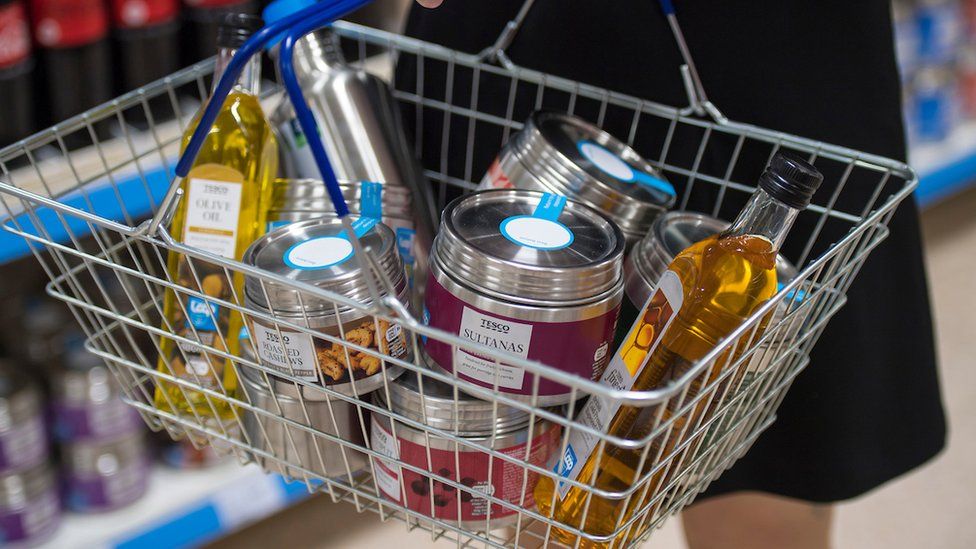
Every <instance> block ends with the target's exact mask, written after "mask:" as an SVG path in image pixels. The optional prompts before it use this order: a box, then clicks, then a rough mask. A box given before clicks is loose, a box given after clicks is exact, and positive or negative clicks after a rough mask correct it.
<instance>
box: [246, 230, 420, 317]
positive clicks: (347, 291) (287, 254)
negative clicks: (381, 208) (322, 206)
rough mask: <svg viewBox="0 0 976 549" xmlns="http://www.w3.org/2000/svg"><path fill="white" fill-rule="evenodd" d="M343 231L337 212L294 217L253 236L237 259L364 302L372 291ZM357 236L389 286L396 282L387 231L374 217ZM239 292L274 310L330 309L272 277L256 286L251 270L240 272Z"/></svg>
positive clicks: (400, 275)
mask: <svg viewBox="0 0 976 549" xmlns="http://www.w3.org/2000/svg"><path fill="white" fill-rule="evenodd" d="M362 219H365V218H360V220H362ZM357 221H359V220H357ZM344 235H345V231H344V230H343V225H342V221H341V220H339V219H338V218H321V219H311V220H308V221H299V222H298V223H293V224H291V225H288V226H285V227H282V228H280V229H277V230H275V231H272V232H270V233H268V234H266V235H264V236H262V237H261V238H259V239H258V240H256V241H254V243H253V244H251V246H250V247H249V248H248V249H247V251H246V252H244V258H243V262H244V263H246V264H248V265H253V266H255V267H258V268H261V269H263V270H266V271H269V272H272V273H275V274H279V275H282V276H284V277H286V278H288V279H290V280H294V281H296V282H303V283H306V284H311V285H313V286H317V287H319V288H322V289H324V290H328V291H331V292H334V293H337V294H340V295H343V296H346V297H348V298H350V299H353V300H356V301H359V302H367V303H368V302H369V301H371V300H372V297H371V296H370V293H369V287H368V285H367V282H366V278H365V276H364V274H363V270H362V266H361V264H360V260H359V258H358V257H356V255H355V254H354V253H353V249H352V243H350V242H349V241H348V240H347V239H346V237H345V236H344ZM359 241H360V243H361V244H362V246H363V249H364V250H365V251H366V252H367V253H369V254H372V255H373V257H374V258H375V259H376V262H377V264H378V265H379V267H380V269H382V270H383V271H384V272H385V273H386V274H387V276H389V278H390V281H391V282H392V283H393V285H394V287H399V286H400V284H401V283H402V281H403V279H404V271H403V262H402V260H401V259H400V255H399V254H398V253H397V250H396V237H395V236H394V234H393V231H392V230H390V228H389V227H387V226H386V225H384V224H382V223H376V225H375V226H373V227H372V228H371V229H370V230H369V231H368V232H366V233H365V234H363V235H362V236H360V238H359ZM265 290H267V294H265ZM244 293H245V294H246V297H247V299H248V301H249V302H250V303H251V304H254V305H257V306H259V307H262V308H264V309H267V310H271V309H273V310H274V311H275V312H277V313H284V314H307V313H330V314H331V313H333V312H335V305H334V304H333V302H331V301H328V300H323V299H316V298H314V297H313V296H310V295H308V294H303V293H301V292H299V291H297V290H295V289H294V288H291V287H289V286H284V285H281V284H276V283H274V282H272V281H264V284H263V288H262V280H261V279H260V278H258V277H255V276H246V277H245V279H244ZM269 305H270V306H269ZM341 309H342V308H341V307H340V311H341Z"/></svg>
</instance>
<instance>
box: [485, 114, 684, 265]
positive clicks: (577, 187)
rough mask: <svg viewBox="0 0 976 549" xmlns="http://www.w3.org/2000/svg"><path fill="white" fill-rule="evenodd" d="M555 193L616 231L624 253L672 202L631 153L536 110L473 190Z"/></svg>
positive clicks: (567, 119)
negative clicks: (605, 220) (606, 221)
mask: <svg viewBox="0 0 976 549" xmlns="http://www.w3.org/2000/svg"><path fill="white" fill-rule="evenodd" d="M511 188H516V189H532V190H537V191H545V192H550V193H554V194H561V195H563V196H566V197H568V198H570V199H572V200H576V201H578V202H582V203H583V204H586V205H587V206H590V207H592V208H594V209H596V210H598V211H600V212H601V213H603V214H604V215H606V216H607V217H608V218H610V219H611V220H613V222H614V223H616V224H617V225H619V226H620V230H622V231H623V233H624V236H625V237H626V238H627V247H628V248H630V246H632V245H633V244H634V243H636V242H637V241H638V240H640V239H641V238H642V237H643V236H644V235H645V234H646V233H647V230H648V229H649V228H650V226H651V223H652V222H653V221H654V219H655V218H657V216H658V215H660V214H662V213H664V212H665V211H666V210H667V209H668V208H670V207H671V206H672V205H673V204H674V201H675V191H674V187H672V186H671V183H669V182H668V181H667V179H665V177H664V175H662V174H661V172H660V171H658V170H657V169H655V168H654V167H653V166H652V165H651V164H650V163H648V162H647V161H646V160H644V159H643V158H641V156H640V155H639V154H637V152H636V151H634V150H633V149H632V148H630V147H628V146H627V145H625V144H624V143H623V142H621V141H619V140H618V139H616V138H614V137H613V136H611V135H610V134H608V133H607V132H605V131H603V130H601V129H600V128H598V127H596V126H594V125H593V124H590V123H589V122H586V121H585V120H582V119H581V118H578V117H575V116H571V115H568V114H562V113H554V112H543V111H538V112H535V113H533V114H532V115H531V116H530V117H529V119H528V120H527V121H526V123H525V126H524V127H523V128H522V130H521V131H520V132H518V133H516V134H515V135H513V136H512V138H511V139H510V140H509V141H508V143H507V144H506V145H505V147H504V148H503V149H502V150H501V152H499V153H498V157H497V158H496V159H495V162H494V163H493V164H492V165H491V167H490V168H488V172H487V173H486V174H485V176H484V178H483V179H482V180H481V184H480V185H479V186H478V189H479V190H484V189H511Z"/></svg>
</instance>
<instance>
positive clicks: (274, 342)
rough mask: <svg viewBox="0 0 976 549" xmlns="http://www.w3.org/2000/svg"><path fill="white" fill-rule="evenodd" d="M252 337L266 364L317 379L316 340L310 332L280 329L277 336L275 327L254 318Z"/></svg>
mask: <svg viewBox="0 0 976 549" xmlns="http://www.w3.org/2000/svg"><path fill="white" fill-rule="evenodd" d="M253 337H254V345H255V346H256V347H257V350H258V356H259V357H261V362H262V363H263V364H264V365H265V366H270V367H272V368H274V369H275V370H278V371H279V372H281V373H284V374H288V375H291V376H295V377H297V378H299V379H302V380H304V381H316V380H317V379H318V374H317V373H316V370H317V364H318V363H317V362H316V359H315V342H314V341H312V336H310V335H309V334H306V333H302V332H292V331H290V330H281V334H280V336H279V334H278V330H275V329H273V328H267V327H265V326H262V325H260V324H258V323H257V322H255V323H254V334H253ZM282 339H284V343H282Z"/></svg>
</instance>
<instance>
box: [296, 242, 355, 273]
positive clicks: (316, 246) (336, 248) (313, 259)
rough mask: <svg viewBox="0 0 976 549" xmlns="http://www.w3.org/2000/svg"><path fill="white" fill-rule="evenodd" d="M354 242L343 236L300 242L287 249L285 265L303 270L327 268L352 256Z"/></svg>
mask: <svg viewBox="0 0 976 549" xmlns="http://www.w3.org/2000/svg"><path fill="white" fill-rule="evenodd" d="M352 252H353V249H352V243H351V242H349V240H347V239H345V238H342V237H341V236H322V237H319V238H313V239H311V240H306V241H305V242H299V243H298V244H295V245H293V246H292V247H291V248H288V250H286V251H285V254H284V256H283V258H282V259H284V261H285V265H288V266H289V267H291V268H293V269H299V270H303V271H309V270H315V269H327V268H329V267H334V266H336V265H339V264H340V263H343V262H345V261H346V260H347V259H349V258H350V257H352Z"/></svg>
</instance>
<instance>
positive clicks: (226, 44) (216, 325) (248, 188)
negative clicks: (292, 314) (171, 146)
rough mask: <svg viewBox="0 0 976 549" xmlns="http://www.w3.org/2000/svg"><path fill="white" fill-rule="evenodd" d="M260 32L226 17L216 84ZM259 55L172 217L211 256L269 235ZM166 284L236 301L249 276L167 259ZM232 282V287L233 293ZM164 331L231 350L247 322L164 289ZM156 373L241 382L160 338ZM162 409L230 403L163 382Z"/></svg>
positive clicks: (221, 410) (266, 130) (232, 386)
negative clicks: (266, 232)
mask: <svg viewBox="0 0 976 549" xmlns="http://www.w3.org/2000/svg"><path fill="white" fill-rule="evenodd" d="M260 26H261V20H260V19H259V18H257V17H253V16H249V15H243V14H230V15H228V16H226V18H225V19H224V21H223V23H222V24H221V26H220V27H219V29H218V34H217V45H218V48H219V50H218V55H217V66H216V69H215V73H214V81H213V82H214V86H216V85H217V82H218V80H219V78H220V76H221V75H222V74H223V72H224V70H225V69H226V68H227V64H228V63H229V62H230V60H231V58H232V57H233V55H234V53H235V51H236V50H237V48H239V47H240V46H241V45H242V44H243V43H244V42H245V41H246V40H247V38H249V37H250V36H251V35H252V34H253V33H254V32H255V31H256V30H258V29H259V28H260ZM260 80H261V65H260V58H259V57H255V58H252V59H251V60H250V61H249V62H248V64H247V66H246V67H245V69H244V71H243V72H242V73H241V76H240V78H239V79H238V81H237V83H236V84H235V86H234V88H233V90H232V91H231V93H230V94H229V95H228V96H227V99H226V101H225V102H224V105H223V108H222V109H221V111H220V114H218V116H217V119H216V122H215V123H214V125H213V127H212V128H211V129H210V132H209V133H208V134H207V138H206V140H205V141H204V144H203V147H202V148H201V149H200V154H199V155H198V156H197V159H196V161H195V162H194V164H193V167H192V168H191V169H190V172H189V174H188V175H187V177H186V178H185V179H184V181H183V183H182V190H183V196H182V198H181V200H180V203H179V206H178V208H177V210H176V213H175V215H174V217H173V223H172V225H171V227H170V234H172V235H173V237H174V238H177V239H179V240H180V241H181V242H182V243H184V244H187V245H190V246H195V247H197V248H200V249H202V250H205V251H207V252H210V253H212V254H215V255H219V256H223V257H226V258H229V259H240V258H241V256H243V254H244V251H245V250H246V249H247V247H248V245H250V244H251V242H253V241H254V240H255V239H257V238H258V237H259V236H261V234H262V233H263V231H264V227H265V217H266V210H267V207H268V204H269V202H270V198H271V182H272V181H273V179H274V177H275V176H276V175H277V170H278V149H277V144H276V142H275V138H274V135H273V133H272V129H271V125H270V124H269V123H268V120H267V118H266V117H265V114H264V112H263V111H262V109H261V104H260V103H259V101H258V94H259V85H260ZM202 113H203V109H202V108H201V110H200V112H199V113H197V116H196V118H195V119H194V120H193V122H191V123H190V125H189V127H188V128H187V130H186V134H185V135H184V137H183V147H184V148H186V146H187V144H188V143H189V140H190V137H191V135H192V134H193V130H194V129H195V128H196V126H197V124H198V123H199V119H200V116H201V115H202ZM167 269H168V271H169V276H170V279H171V280H173V281H177V282H178V283H179V284H180V286H183V287H186V288H190V289H193V290H195V291H197V292H200V293H201V294H203V295H204V296H207V297H214V298H219V299H222V300H225V301H230V302H233V301H234V295H235V292H236V296H238V297H239V296H241V295H242V293H241V290H242V285H243V278H242V277H241V276H240V275H239V273H238V274H237V275H236V276H234V278H233V280H229V279H228V276H227V274H226V272H225V271H224V269H223V268H221V267H220V266H218V265H214V264H208V263H206V262H204V261H199V260H193V261H187V258H186V257H185V256H184V255H182V254H177V253H173V252H171V253H170V254H169V257H168V261H167ZM232 285H233V288H232ZM163 314H164V315H165V317H166V319H165V321H164V326H163V329H164V330H166V331H169V330H172V331H175V332H176V333H177V334H178V335H181V336H183V337H185V338H187V339H188V340H191V341H194V342H197V341H198V342H200V343H202V344H203V345H206V346H208V347H212V348H214V349H218V350H220V351H226V352H227V353H229V354H231V355H235V354H237V351H238V333H239V331H240V330H241V327H242V325H243V324H242V319H241V316H240V315H239V314H237V313H232V312H231V311H230V310H229V309H228V307H226V306H221V305H220V304H218V303H214V302H212V301H209V300H207V299H205V298H203V297H200V296H194V295H187V294H183V293H180V294H179V295H177V293H175V292H172V291H167V292H166V295H165V298H164V303H163ZM161 349H162V353H161V355H160V357H159V362H158V365H157V369H158V370H159V371H160V372H163V373H166V374H169V375H173V376H175V377H177V378H180V379H183V380H186V381H188V382H192V383H194V384H196V385H200V386H203V387H205V388H207V389H213V390H215V391H218V392H221V393H223V394H226V395H228V396H233V394H234V392H235V391H236V388H237V379H236V376H235V374H234V368H233V367H231V364H230V361H229V360H228V359H225V358H224V357H221V356H220V355H217V354H214V353H211V352H206V347H203V346H201V345H196V344H190V343H187V342H178V341H176V340H172V339H166V338H163V340H162V342H161ZM155 400H156V406H158V407H159V408H161V409H164V410H167V411H171V412H174V413H182V414H193V415H195V416H201V417H218V418H226V417H229V416H230V414H231V408H230V406H229V405H228V404H227V403H226V402H225V401H223V400H220V399H214V398H207V397H206V396H205V395H204V393H203V392H201V391H195V390H192V389H189V388H187V387H185V386H180V385H178V384H176V383H166V382H163V381H161V382H160V383H159V384H158V385H157V387H156V395H155Z"/></svg>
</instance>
